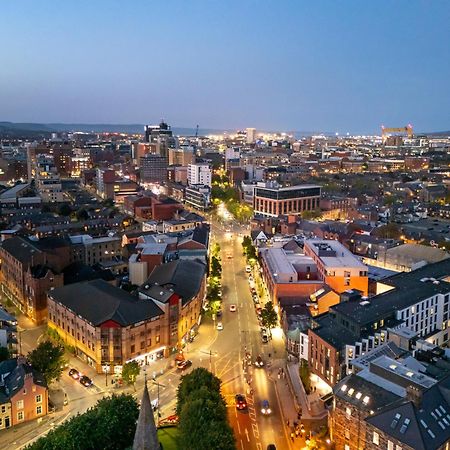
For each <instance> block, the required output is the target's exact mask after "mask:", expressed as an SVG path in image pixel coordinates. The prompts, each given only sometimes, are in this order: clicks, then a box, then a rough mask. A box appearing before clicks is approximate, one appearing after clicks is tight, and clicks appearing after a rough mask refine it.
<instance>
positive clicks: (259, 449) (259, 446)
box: [256, 442, 262, 450]
mask: <svg viewBox="0 0 450 450" xmlns="http://www.w3.org/2000/svg"><path fill="white" fill-rule="evenodd" d="M256 450H262V445H261V442H257V443H256Z"/></svg>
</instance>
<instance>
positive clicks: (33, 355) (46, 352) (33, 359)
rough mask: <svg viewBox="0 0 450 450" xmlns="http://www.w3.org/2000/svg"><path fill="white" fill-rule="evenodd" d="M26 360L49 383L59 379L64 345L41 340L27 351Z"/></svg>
mask: <svg viewBox="0 0 450 450" xmlns="http://www.w3.org/2000/svg"><path fill="white" fill-rule="evenodd" d="M28 361H29V362H30V364H31V365H32V366H33V368H34V369H36V370H37V371H38V372H40V373H41V374H42V375H43V376H44V378H45V381H46V382H47V384H48V385H50V383H51V382H52V381H53V380H59V378H60V376H61V373H62V370H63V365H64V347H63V346H62V345H59V344H53V343H52V342H50V341H44V342H41V343H40V344H39V345H38V346H37V347H36V348H35V349H34V350H32V351H31V352H30V353H28Z"/></svg>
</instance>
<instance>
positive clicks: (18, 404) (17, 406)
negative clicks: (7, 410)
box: [16, 400, 23, 409]
mask: <svg viewBox="0 0 450 450" xmlns="http://www.w3.org/2000/svg"><path fill="white" fill-rule="evenodd" d="M16 408H17V409H23V400H19V401H18V402H17V403H16Z"/></svg>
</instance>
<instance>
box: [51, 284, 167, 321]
mask: <svg viewBox="0 0 450 450" xmlns="http://www.w3.org/2000/svg"><path fill="white" fill-rule="evenodd" d="M48 295H49V297H51V298H53V299H54V300H55V301H57V302H59V303H61V304H63V305H64V306H66V307H67V308H69V309H70V310H71V311H73V312H74V313H75V314H78V315H80V316H81V317H83V318H84V319H86V320H87V321H89V322H90V323H92V324H93V325H94V326H99V325H101V324H102V323H104V322H106V321H108V320H113V321H114V322H117V323H118V324H119V325H121V326H124V327H126V326H128V325H133V324H135V323H137V322H141V321H143V320H148V319H151V318H154V317H157V316H162V315H163V314H164V313H163V311H162V310H161V309H160V308H159V307H158V306H157V305H156V304H155V303H154V302H153V301H151V300H148V299H147V300H142V299H139V298H137V297H135V296H133V295H131V294H129V293H128V292H126V291H124V290H123V289H120V288H117V287H114V286H112V285H110V284H109V283H107V282H106V281H104V280H92V281H85V282H82V283H74V284H70V285H67V286H63V287H60V288H56V289H53V290H51V291H50V292H49V294H48Z"/></svg>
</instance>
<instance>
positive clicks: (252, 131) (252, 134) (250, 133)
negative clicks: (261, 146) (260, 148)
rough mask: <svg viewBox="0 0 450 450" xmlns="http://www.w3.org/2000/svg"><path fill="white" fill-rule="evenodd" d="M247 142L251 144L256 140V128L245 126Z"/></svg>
mask: <svg viewBox="0 0 450 450" xmlns="http://www.w3.org/2000/svg"><path fill="white" fill-rule="evenodd" d="M245 131H246V133H247V144H253V143H254V142H255V141H256V128H247V129H246V130H245Z"/></svg>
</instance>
